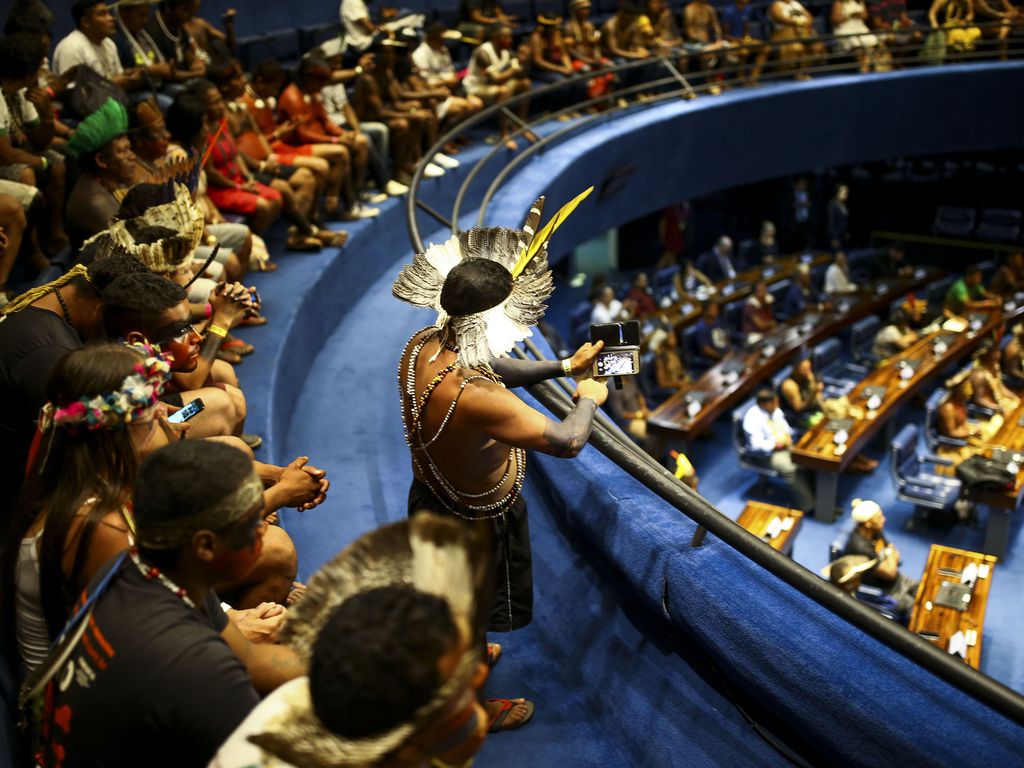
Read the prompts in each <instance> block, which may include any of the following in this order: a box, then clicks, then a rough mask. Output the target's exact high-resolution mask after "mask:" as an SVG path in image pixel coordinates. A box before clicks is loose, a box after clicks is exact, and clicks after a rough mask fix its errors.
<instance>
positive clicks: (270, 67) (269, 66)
mask: <svg viewBox="0 0 1024 768" xmlns="http://www.w3.org/2000/svg"><path fill="white" fill-rule="evenodd" d="M252 76H253V77H261V78H263V79H264V80H283V79H286V78H287V76H288V75H287V73H286V72H285V71H284V67H282V66H281V63H280V62H279V61H278V60H277V59H263V61H261V62H260V63H259V64H257V65H256V66H255V68H254V69H253V71H252Z"/></svg>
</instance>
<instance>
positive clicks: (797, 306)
mask: <svg viewBox="0 0 1024 768" xmlns="http://www.w3.org/2000/svg"><path fill="white" fill-rule="evenodd" d="M826 303H827V302H826V301H825V297H824V296H823V295H822V293H821V291H819V290H818V289H817V288H815V287H814V283H813V282H812V281H811V268H810V267H809V266H808V265H807V264H800V265H798V266H797V268H796V274H795V275H794V277H793V282H792V283H790V285H789V290H787V291H786V295H785V296H783V297H782V307H781V312H782V314H783V316H785V317H796V316H797V315H800V314H803V312H804V311H805V310H807V309H809V308H810V309H818V310H822V309H824V308H825V305H826Z"/></svg>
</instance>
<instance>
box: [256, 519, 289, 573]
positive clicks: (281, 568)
mask: <svg viewBox="0 0 1024 768" xmlns="http://www.w3.org/2000/svg"><path fill="white" fill-rule="evenodd" d="M257 568H259V569H260V570H261V571H262V572H263V573H264V574H265V575H266V577H270V576H271V575H277V576H280V577H282V578H287V579H288V580H289V581H291V580H294V579H295V575H296V574H297V573H298V570H299V554H298V552H296V550H295V542H293V541H292V538H291V536H289V535H288V534H287V533H285V530H284V529H283V528H281V527H280V526H278V525H268V526H267V530H266V531H265V532H264V534H263V552H262V553H261V554H260V559H259V562H258V564H257Z"/></svg>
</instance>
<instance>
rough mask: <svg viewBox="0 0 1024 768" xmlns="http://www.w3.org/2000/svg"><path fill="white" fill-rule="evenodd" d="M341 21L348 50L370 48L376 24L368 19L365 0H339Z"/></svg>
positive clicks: (361, 51)
mask: <svg viewBox="0 0 1024 768" xmlns="http://www.w3.org/2000/svg"><path fill="white" fill-rule="evenodd" d="M341 23H342V25H343V26H344V27H345V42H346V44H347V45H348V49H349V51H350V52H352V51H354V52H356V53H364V52H366V51H368V50H369V49H370V46H371V45H373V38H374V35H375V34H376V33H377V25H376V24H374V23H373V21H372V20H371V19H370V9H369V8H368V7H367V5H366V0H341Z"/></svg>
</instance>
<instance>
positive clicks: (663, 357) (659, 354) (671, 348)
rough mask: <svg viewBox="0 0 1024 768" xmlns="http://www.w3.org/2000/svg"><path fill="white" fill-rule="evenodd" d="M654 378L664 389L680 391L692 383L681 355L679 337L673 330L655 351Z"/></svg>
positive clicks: (670, 330)
mask: <svg viewBox="0 0 1024 768" xmlns="http://www.w3.org/2000/svg"><path fill="white" fill-rule="evenodd" d="M654 378H655V380H656V381H657V382H658V386H659V387H661V388H662V389H679V388H680V387H682V386H683V385H685V384H687V383H688V382H689V381H690V377H689V376H687V375H686V368H685V367H684V366H683V359H682V357H680V355H679V337H678V336H677V335H676V332H675V330H673V329H671V328H670V329H669V331H668V333H667V334H666V336H665V338H664V340H663V341H662V342H661V344H659V345H658V348H657V350H655V353H654Z"/></svg>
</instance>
